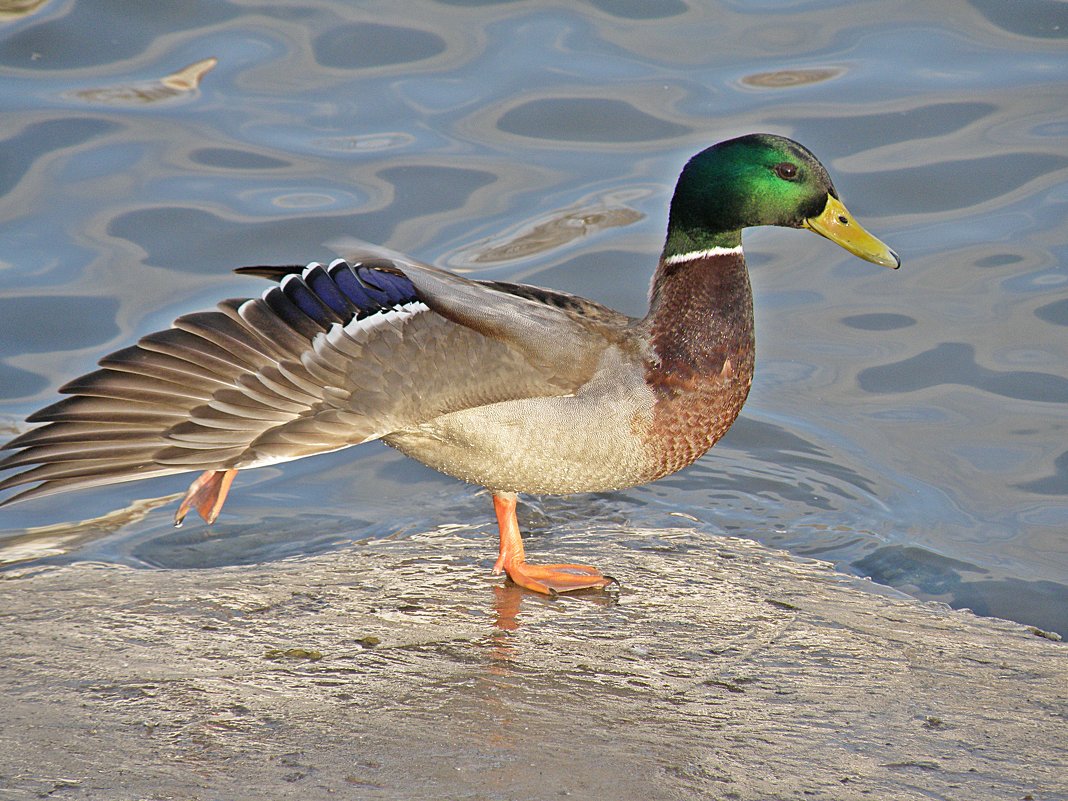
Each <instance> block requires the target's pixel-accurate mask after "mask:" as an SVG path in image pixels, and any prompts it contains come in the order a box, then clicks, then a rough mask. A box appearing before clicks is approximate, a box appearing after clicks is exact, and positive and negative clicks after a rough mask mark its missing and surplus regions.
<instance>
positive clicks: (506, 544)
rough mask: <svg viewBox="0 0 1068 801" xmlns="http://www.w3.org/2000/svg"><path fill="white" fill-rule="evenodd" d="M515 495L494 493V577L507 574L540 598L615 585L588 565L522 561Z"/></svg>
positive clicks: (521, 543) (523, 557) (610, 579)
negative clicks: (498, 540) (497, 543)
mask: <svg viewBox="0 0 1068 801" xmlns="http://www.w3.org/2000/svg"><path fill="white" fill-rule="evenodd" d="M515 505H516V496H515V493H511V492H508V493H503V492H502V493H494V495H493V508H494V511H496V513H497V524H498V525H499V526H500V530H501V548H500V556H498V557H497V563H496V564H495V565H494V566H493V572H494V573H495V574H497V575H499V574H500V573H502V572H503V573H507V574H508V578H510V579H511V580H512V581H513V582H515V583H516V584H518V585H519V586H520V587H523V588H525V589H528V590H532V591H534V592H540V593H542V594H544V595H558V594H559V593H562V592H573V591H575V590H591V589H602V588H604V587H608V586H609V585H612V584H618V583H619V582H618V581H616V580H615V579H614V578H612V577H611V576H606V575H604V574H603V573H601V571H600V570H598V569H597V568H595V567H590V566H589V565H573V564H559V565H532V564H529V563H528V562H527V561H526V556H525V554H524V551H523V539H522V537H521V536H520V534H519V521H518V520H517V519H516V516H515Z"/></svg>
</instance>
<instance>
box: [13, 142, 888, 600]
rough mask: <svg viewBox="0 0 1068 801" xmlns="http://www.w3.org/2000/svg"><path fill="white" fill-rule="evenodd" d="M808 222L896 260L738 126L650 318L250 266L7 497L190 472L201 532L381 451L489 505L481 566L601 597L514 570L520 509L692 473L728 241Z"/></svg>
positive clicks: (573, 577) (812, 163)
mask: <svg viewBox="0 0 1068 801" xmlns="http://www.w3.org/2000/svg"><path fill="white" fill-rule="evenodd" d="M754 225H780V226H785V227H788V228H808V229H810V230H812V231H815V232H816V233H818V234H820V235H822V236H825V237H827V238H828V239H830V240H831V241H832V242H836V243H837V244H839V245H841V246H842V247H843V248H845V249H846V250H848V251H849V252H851V253H854V254H856V255H857V256H859V257H860V258H862V259H865V260H867V261H871V262H875V263H876V264H883V265H886V266H887V267H895V268H896V267H898V266H899V265H900V261H899V260H898V257H897V255H896V254H895V253H894V252H893V251H892V250H890V249H889V248H887V247H886V245H884V244H883V243H882V242H880V241H879V240H878V239H876V238H875V237H873V236H872V235H871V234H869V233H868V232H867V231H865V230H864V229H863V228H861V227H860V226H859V225H858V224H857V223H856V222H854V221H853V219H852V218H851V217H850V216H849V213H848V212H847V211H846V209H845V207H844V206H843V205H842V203H841V202H840V201H839V199H838V193H837V192H836V191H835V189H834V186H833V185H832V183H831V179H830V177H829V176H828V174H827V170H826V169H824V167H823V165H822V164H820V163H819V161H817V160H816V158H815V157H814V156H813V155H812V154H811V153H810V152H809V151H808V150H806V149H805V148H804V147H802V146H801V145H799V144H797V143H796V142H792V141H790V140H789V139H784V138H782V137H779V136H771V135H768V134H752V135H749V136H743V137H740V138H737V139H731V140H730V141H727V142H721V143H720V144H718V145H715V146H713V147H710V148H708V149H707V150H704V151H702V152H701V153H698V154H697V155H696V156H694V157H693V158H692V159H691V160H690V161H689V163H688V164H687V165H686V167H685V168H684V169H683V171H682V174H681V175H680V176H679V181H678V185H677V186H676V188H675V195H674V197H673V198H672V201H671V212H670V216H669V219H668V230H667V242H666V244H665V245H664V251H663V254H662V255H661V256H660V262H659V264H658V265H657V269H656V274H655V276H654V278H653V285H652V291H651V293H650V301H649V313H648V314H647V315H646V316H645V317H644V318H643V319H640V320H637V319H632V318H630V317H627V316H625V315H623V314H620V313H619V312H616V311H613V310H612V309H609V308H606V307H605V306H602V305H600V304H598V303H594V302H593V301H589V300H585V299H583V298H579V297H575V296H574V295H569V294H566V293H564V292H555V291H553V290H548V289H539V288H537V287H532V286H525V285H521V284H510V283H505V282H503V281H473V280H470V279H468V278H462V277H460V276H458V275H454V274H452V273H449V272H446V271H444V270H439V269H436V268H434V267H430V266H428V265H426V264H420V263H418V262H415V261H408V260H406V259H399V258H398V259H382V258H369V259H364V260H354V261H353V262H352V263H351V264H350V263H347V262H345V261H341V260H338V261H334V262H332V263H331V264H330V265H329V266H328V267H323V266H322V265H321V264H317V263H312V264H310V265H308V266H307V267H249V268H243V269H241V270H239V271H238V272H243V273H249V274H252V275H258V276H262V277H265V278H269V279H272V280H274V281H276V282H277V284H276V285H274V286H272V287H271V288H270V289H268V290H267V291H266V292H264V293H263V295H262V297H260V298H253V299H249V300H228V301H224V302H222V303H221V304H219V307H218V309H219V310H218V311H210V312H200V313H197V314H189V315H186V316H184V317H180V318H178V319H177V320H176V321H175V322H174V325H173V327H172V328H170V329H168V330H166V331H161V332H158V333H155V334H150V335H148V336H146V337H145V338H144V339H142V340H141V341H140V342H139V343H138V344H137V345H135V346H133V347H130V348H126V349H125V350H120V351H118V352H117V353H113V354H111V355H110V356H107V357H105V358H104V359H103V360H101V362H100V366H101V367H102V368H103V369H101V370H97V371H96V372H93V373H89V374H88V375H85V376H82V377H81V378H77V379H75V380H74V381H72V382H70V383H69V384H67V385H66V386H64V387H62V388H61V389H60V392H62V393H65V394H67V395H71V396H72V397H70V398H66V399H64V400H61V401H59V402H58V403H55V404H53V405H51V406H48V407H47V408H45V409H42V410H41V411H38V412H36V413H35V414H33V415H31V416H30V417H29V421H30V422H34V423H44V424H45V425H43V426H41V427H39V428H36V429H34V430H31V431H29V432H27V433H25V434H23V435H22V436H20V437H17V438H15V439H14V440H12V441H11V442H9V443H7V445H5V446H4V448H7V449H11V450H14V451H15V452H14V453H12V454H11V455H9V456H8V457H7V458H6V459H4V460H3V461H2V462H0V468H2V469H10V468H16V467H27V466H29V467H28V469H25V470H23V471H21V472H18V473H15V474H14V475H11V476H9V477H8V478H7V479H6V480H4V481H2V482H0V490H2V489H6V488H8V487H13V486H16V485H19V484H26V483H31V482H37V483H36V486H34V487H32V488H30V489H28V490H24V491H23V492H21V493H20V494H18V495H15V496H14V497H10V498H8V499H7V500H5V501H4V503H8V502H10V501H12V500H15V499H16V498H32V497H37V496H43V495H48V494H51V493H54V492H60V491H63V490H67V489H73V488H78V487H92V486H98V485H102V484H112V483H117V482H121V481H130V480H133V479H139V478H148V477H149V476H162V475H168V474H171V473H183V472H186V471H191V470H200V471H205V472H204V473H203V474H202V475H201V476H200V477H199V478H197V479H196V481H194V482H193V483H192V485H191V486H190V487H189V491H188V492H187V493H186V496H185V499H184V500H183V501H182V503H181V506H180V507H179V508H178V512H177V514H176V516H175V521H176V523H181V521H182V519H183V518H184V517H185V515H186V513H187V512H188V511H189V510H190V509H191V508H195V509H196V510H197V511H198V512H199V513H200V515H201V517H203V518H204V519H205V520H206V521H207V522H208V523H211V522H214V520H215V519H216V517H218V515H219V511H220V510H221V509H222V506H223V502H224V501H225V499H226V494H227V491H228V490H229V488H230V484H231V482H232V481H233V479H234V476H235V474H236V473H237V471H238V470H242V469H246V468H252V467H261V466H263V465H268V464H275V463H277V462H285V461H289V460H292V459H299V458H301V457H304V456H311V455H313V454H317V453H325V452H327V451H334V450H338V449H340V448H346V447H348V446H350V445H358V444H359V443H361V442H367V441H369V440H373V439H381V440H383V441H384V442H386V443H387V444H389V445H391V446H393V447H394V448H397V449H398V450H399V451H401V452H402V453H405V454H407V455H408V456H411V457H413V458H415V459H418V460H419V461H421V462H423V463H424V464H426V465H429V466H430V467H433V468H435V469H437V470H440V471H442V472H444V473H448V474H449V475H451V476H455V477H457V478H460V479H463V480H464V481H470V482H472V483H475V484H481V485H482V486H484V487H487V488H488V489H489V490H490V491H491V492H492V493H493V505H494V509H495V510H496V513H497V522H498V524H499V526H500V556H499V557H498V559H497V563H496V565H495V566H494V573H500V572H501V571H502V570H503V571H505V572H506V573H507V574H508V576H509V577H510V578H511V579H512V581H514V582H515V583H516V584H519V585H521V586H523V587H526V588H528V589H531V590H535V591H537V592H542V593H556V592H564V591H568V590H576V589H583V588H587V587H604V586H607V585H608V584H610V583H611V582H612V579H611V578H609V577H607V576H604V575H602V574H601V573H600V572H599V571H598V570H597V569H596V568H593V567H589V566H586V565H573V564H563V565H543V566H537V565H532V564H529V563H527V562H526V561H525V559H524V553H523V542H522V539H521V538H520V534H519V524H518V522H517V521H516V515H515V506H516V493H517V492H528V493H546V494H567V493H573V492H599V491H604V490H613V489H619V488H622V487H631V486H634V485H637V484H644V483H645V482H647V481H653V480H655V479H657V478H660V477H662V476H666V475H668V474H669V473H673V472H675V471H676V470H679V469H681V468H683V467H685V466H686V465H688V464H690V463H692V462H693V461H694V460H695V459H697V458H698V457H699V456H701V455H702V454H703V453H704V452H705V451H707V450H708V449H709V448H710V447H712V445H713V444H714V443H715V442H716V441H717V440H718V439H719V438H720V437H721V436H723V434H724V432H726V430H727V429H728V428H729V427H730V425H731V423H733V422H734V420H735V418H736V417H737V416H738V412H739V411H740V410H741V408H742V404H743V403H744V402H745V398H746V395H747V394H748V393H749V386H750V384H751V383H752V378H753V355H754V353H753V352H754V344H753V296H752V292H751V290H750V287H749V275H748V272H747V271H746V267H745V258H744V256H743V255H742V229H743V228H747V227H749V226H754Z"/></svg>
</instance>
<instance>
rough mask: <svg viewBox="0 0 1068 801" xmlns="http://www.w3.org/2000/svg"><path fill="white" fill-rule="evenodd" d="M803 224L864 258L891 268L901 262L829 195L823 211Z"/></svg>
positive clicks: (899, 264)
mask: <svg viewBox="0 0 1068 801" xmlns="http://www.w3.org/2000/svg"><path fill="white" fill-rule="evenodd" d="M804 226H805V228H808V229H809V230H810V231H815V232H816V233H817V234H819V235H820V236H825V237H827V239H829V240H831V241H832V242H834V243H835V244H836V245H840V246H841V247H843V248H845V249H846V250H848V251H849V252H850V253H852V254H853V255H854V256H859V257H860V258H862V259H864V260H865V261H870V262H874V263H875V264H881V265H883V266H884V267H891V268H893V269H895V270H896V269H897V268H898V267H900V266H901V259H899V258H898V257H897V254H896V253H894V251H892V250H890V248H888V247H887V246H886V245H884V244H883V243H882V242H880V241H879V240H878V239H876V238H875V237H874V236H872V235H871V234H869V233H868V232H867V231H865V230H864V229H863V228H862V227H861V226H860V224H859V223H858V222H857V221H856V220H854V219H853V215H851V214H850V213H849V210H848V209H847V208H846V207H845V206H844V205H842V201H840V200H838V199H837V198H833V197H831V196H830V195H828V196H827V205H826V206H825V207H824V209H823V211H822V212H820V214H819V215H818V216H816V217H809V218H808V219H807V220H805V222H804Z"/></svg>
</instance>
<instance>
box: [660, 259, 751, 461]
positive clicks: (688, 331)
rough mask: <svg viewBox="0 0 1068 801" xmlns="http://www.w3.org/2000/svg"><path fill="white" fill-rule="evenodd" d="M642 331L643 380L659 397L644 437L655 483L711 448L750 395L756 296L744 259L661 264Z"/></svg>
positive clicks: (698, 260)
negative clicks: (647, 349) (645, 347)
mask: <svg viewBox="0 0 1068 801" xmlns="http://www.w3.org/2000/svg"><path fill="white" fill-rule="evenodd" d="M644 325H645V326H647V332H648V333H647V336H648V337H649V341H650V344H651V346H652V347H651V355H650V358H649V359H648V360H647V362H646V370H645V380H646V383H647V384H648V385H649V386H650V387H651V388H652V389H653V391H654V393H655V394H656V396H657V402H656V406H655V408H654V413H653V421H652V424H651V425H650V427H649V429H648V430H647V431H646V432H645V436H646V440H647V446H648V447H649V449H650V452H652V453H655V454H656V455H657V462H658V465H657V470H658V475H657V476H656V477H660V476H664V475H667V474H669V473H673V472H675V471H676V470H679V469H681V468H683V467H685V466H686V465H688V464H691V463H692V462H693V461H694V460H695V459H697V458H698V457H700V456H701V455H702V454H704V453H705V452H706V451H707V450H708V449H709V448H711V447H712V446H713V445H714V444H715V443H716V441H717V440H719V438H720V437H722V436H723V434H724V433H726V431H727V429H728V428H730V426H731V424H732V423H733V422H734V421H735V419H736V418H737V417H738V414H739V412H740V411H741V409H742V404H743V403H745V399H746V397H747V396H748V394H749V387H750V385H751V384H752V381H753V367H754V356H755V338H754V333H753V295H752V290H751V288H750V285H749V274H748V272H747V270H746V267H745V260H744V258H743V257H742V255H741V253H727V254H721V255H713V256H704V257H700V258H696V259H692V260H688V261H682V262H679V263H675V264H665V263H661V265H660V267H659V269H658V270H657V275H656V278H655V279H654V284H653V298H652V303H651V307H650V312H649V316H648V317H647V318H646V320H645V321H644Z"/></svg>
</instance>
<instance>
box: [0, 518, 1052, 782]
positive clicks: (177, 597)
mask: <svg viewBox="0 0 1068 801" xmlns="http://www.w3.org/2000/svg"><path fill="white" fill-rule="evenodd" d="M604 536H605V538H606V542H607V544H606V543H604V542H603V543H601V544H600V545H599V546H598V554H599V556H598V560H599V562H600V564H601V566H603V567H606V568H610V569H611V571H610V572H613V573H614V574H617V575H619V576H620V577H621V578H624V580H625V584H626V586H625V588H624V590H623V591H622V593H621V594H620V595H619V597H618V598H616V599H613V598H610V597H606V596H590V597H586V598H560V599H556V600H549V599H542V598H538V597H535V596H532V595H530V594H527V593H523V592H521V591H519V590H517V589H515V588H512V587H504V586H501V585H500V583H499V582H494V581H492V580H491V579H490V577H489V576H488V564H489V560H488V559H487V556H488V554H487V547H486V546H487V543H486V542H480V541H477V540H472V539H470V538H464V537H461V536H458V535H456V534H455V533H450V532H448V531H447V530H443V531H440V532H431V533H427V534H422V535H416V536H410V537H406V538H404V539H402V540H397V541H393V542H391V541H382V540H380V541H373V542H369V543H368V544H367V545H365V546H362V547H352V548H349V549H347V550H345V551H341V552H337V553H333V554H328V555H323V556H317V557H315V558H307V559H301V560H293V561H283V562H276V563H272V564H266V565H259V566H248V567H229V568H220V569H210V570H187V571H184V570H167V571H156V570H136V569H131V568H125V567H116V566H112V565H100V564H87V563H81V564H76V565H74V566H70V567H63V568H48V569H44V570H41V569H37V570H26V571H23V572H21V573H20V572H11V573H8V574H6V575H5V576H4V578H3V580H0V597H2V602H0V631H2V633H3V643H4V656H3V659H2V660H0V692H2V694H3V704H2V705H0V799H23V798H39V797H53V798H64V799H82V798H92V799H134V798H136V799H168V798H182V799H217V798H219V799H288V798H299V799H318V798H357V799H450V800H452V799H523V800H525V799H539V800H540V799H558V798H564V797H576V798H591V799H630V798H649V799H691V798H716V799H754V800H755V799H761V801H767V799H797V798H816V799H819V798H823V799H836V800H843V801H849V800H850V799H894V800H895V801H906V800H908V799H925V800H929V799H962V800H964V799H967V800H968V801H977V800H980V799H998V801H1003V800H1004V799H1027V798H1031V799H1036V800H1037V799H1042V800H1045V799H1063V798H1068V778H1066V777H1068V773H1066V768H1068V760H1066V751H1065V744H1066V743H1068V720H1066V715H1068V659H1066V655H1068V651H1066V650H1065V645H1063V644H1061V643H1058V642H1055V641H1052V640H1050V639H1047V638H1045V637H1042V636H1037V635H1036V633H1035V632H1034V631H1033V630H1029V629H1027V628H1025V627H1023V626H1020V625H1017V624H1012V623H1007V622H1003V621H998V620H989V619H979V618H976V617H974V616H972V615H971V614H969V613H966V612H954V611H951V610H949V609H947V608H944V607H940V606H934V605H925V604H922V603H919V602H916V601H912V600H907V599H900V598H897V597H891V596H889V595H888V594H885V593H880V592H878V591H874V590H873V589H871V588H868V587H866V586H864V583H863V582H859V581H856V580H854V579H851V578H848V577H844V576H842V575H840V574H837V573H835V572H834V571H832V570H831V569H830V568H829V567H827V566H826V565H823V564H820V563H813V562H801V561H798V560H796V559H793V558H791V557H789V556H787V555H785V554H783V553H779V552H776V551H771V550H768V549H767V548H764V547H762V546H760V545H757V544H754V543H752V542H748V541H743V540H734V539H723V538H717V537H713V536H711V535H705V534H700V533H695V532H692V531H686V530H678V531H659V532H648V533H647V535H646V536H644V537H642V536H636V535H635V533H634V532H632V531H630V532H626V534H625V536H621V537H620V539H619V540H618V541H617V540H614V539H613V538H612V535H611V532H606V533H605V535H604ZM624 542H625V543H626V544H624ZM554 546H559V547H560V548H561V550H563V549H564V548H567V551H566V553H559V554H555V555H554V554H552V553H550V551H551V550H552V548H553V547H554ZM537 552H538V556H539V558H541V559H545V560H549V559H552V558H554V556H558V557H566V558H571V559H578V560H581V559H582V558H583V553H582V549H581V548H579V549H578V550H577V551H576V549H573V548H570V547H569V546H565V545H563V544H560V543H553V542H545V541H543V542H539V543H538V546H537ZM605 554H608V556H609V560H608V561H607V562H606V560H605V556H604V555H605Z"/></svg>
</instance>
